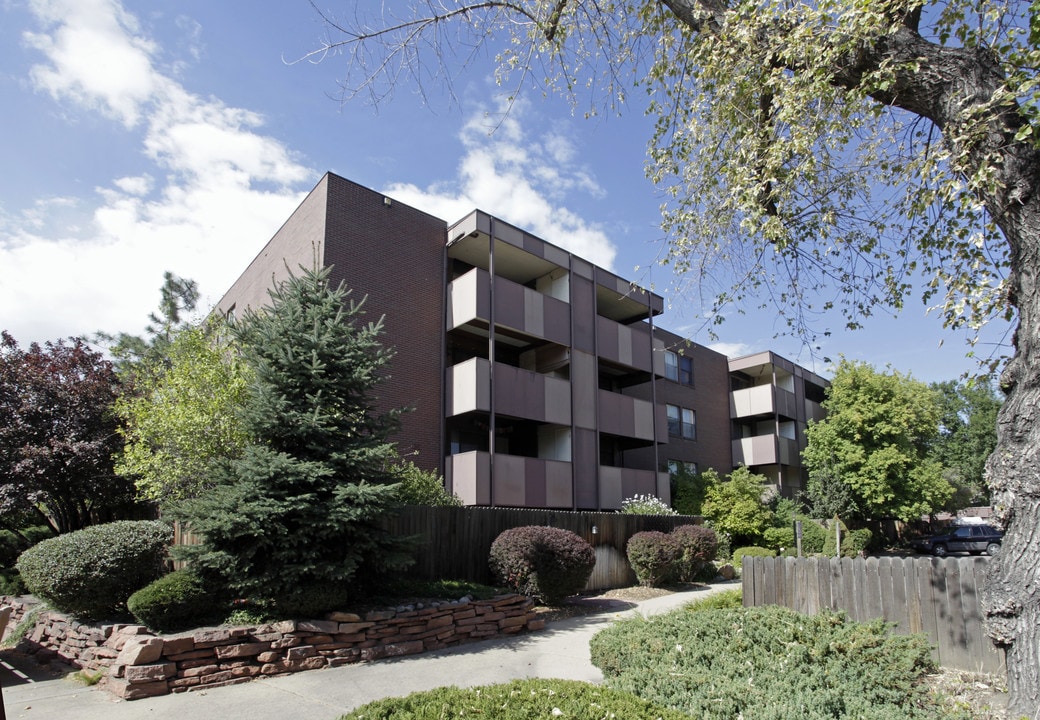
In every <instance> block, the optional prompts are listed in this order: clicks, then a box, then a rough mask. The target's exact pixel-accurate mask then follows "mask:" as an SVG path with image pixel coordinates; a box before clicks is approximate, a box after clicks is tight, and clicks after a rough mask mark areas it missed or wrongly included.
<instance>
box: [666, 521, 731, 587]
mask: <svg viewBox="0 0 1040 720" xmlns="http://www.w3.org/2000/svg"><path fill="white" fill-rule="evenodd" d="M671 535H672V537H674V538H675V539H676V541H677V542H678V544H679V548H678V554H677V555H676V559H675V566H674V568H673V576H674V577H675V578H676V579H677V580H679V581H680V582H693V581H694V580H696V579H697V578H698V576H699V575H700V573H701V570H702V569H703V568H704V567H705V566H706V565H708V564H709V563H710V562H711V561H712V560H714V559H715V554H716V553H717V552H718V549H719V539H718V538H717V537H716V536H715V531H714V530H712V529H711V528H707V527H704V526H703V525H680V526H679V527H677V528H675V529H674V530H672V532H671ZM713 574H714V573H713Z"/></svg>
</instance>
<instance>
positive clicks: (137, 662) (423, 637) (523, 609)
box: [29, 595, 545, 700]
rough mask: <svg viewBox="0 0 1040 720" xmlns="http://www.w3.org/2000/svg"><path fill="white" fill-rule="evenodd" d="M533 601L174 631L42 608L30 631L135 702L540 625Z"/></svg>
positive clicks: (514, 598)
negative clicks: (80, 620) (99, 623)
mask: <svg viewBox="0 0 1040 720" xmlns="http://www.w3.org/2000/svg"><path fill="white" fill-rule="evenodd" d="M533 605H534V603H533V602H532V601H531V599H530V598H527V597H524V596H522V595H503V596H501V597H497V598H494V599H491V600H469V599H463V600H460V601H455V602H451V603H432V604H430V605H429V606H423V605H421V604H418V605H409V606H402V607H398V608H395V609H393V610H380V611H373V612H368V613H366V614H364V615H357V614H353V613H332V614H329V615H327V616H326V618H325V619H324V620H310V621H295V620H287V621H283V622H278V623H269V624H265V625H259V626H253V627H242V628H217V629H207V630H199V631H197V632H194V633H192V634H190V635H189V634H182V635H173V636H168V637H156V636H153V635H151V634H150V633H149V632H148V630H147V628H145V627H143V626H141V625H109V626H105V627H103V628H91V627H90V626H82V625H79V624H77V623H71V622H70V621H68V619H67V618H65V617H64V616H62V615H58V614H57V613H41V616H40V621H39V622H38V624H37V626H36V627H35V629H34V630H33V632H32V635H31V637H30V638H29V639H30V640H31V643H32V644H33V645H37V646H43V647H46V648H50V649H52V651H53V652H56V654H57V655H59V656H60V657H61V658H62V659H64V660H66V661H68V662H70V663H71V664H73V665H77V666H79V667H84V668H88V669H91V670H105V671H106V673H107V674H106V676H105V677H104V678H103V680H102V686H103V687H104V688H105V689H107V690H108V691H110V692H112V693H114V694H116V695H118V696H119V697H122V698H125V699H127V700H135V699H138V698H143V697H152V696H155V695H165V694H167V693H170V692H184V691H189V690H201V689H208V688H213V687H220V686H223V685H232V684H236V683H241V682H247V681H249V680H251V679H253V678H257V677H263V676H276V675H284V674H287V673H294V672H300V671H303V670H316V669H319V668H324V667H336V666H339V665H344V664H347V663H353V662H359V661H367V660H377V659H380V658H387V657H398V656H402V655H412V654H415V653H421V652H426V651H430V650H438V649H441V648H445V647H449V646H451V645H457V644H459V643H463V642H467V641H471V640H478V639H481V638H488V637H492V636H496V635H503V634H512V633H518V632H521V631H523V630H540V629H542V628H543V627H544V626H545V621H544V620H542V619H539V618H538V617H537V615H536V614H535V613H533V612H532V607H533Z"/></svg>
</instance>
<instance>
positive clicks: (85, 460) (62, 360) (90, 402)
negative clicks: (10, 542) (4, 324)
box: [0, 331, 134, 534]
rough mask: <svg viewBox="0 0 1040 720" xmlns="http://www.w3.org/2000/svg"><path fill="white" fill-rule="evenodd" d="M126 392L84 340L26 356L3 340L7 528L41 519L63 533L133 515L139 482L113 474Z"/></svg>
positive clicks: (2, 469) (1, 446) (0, 451)
mask: <svg viewBox="0 0 1040 720" xmlns="http://www.w3.org/2000/svg"><path fill="white" fill-rule="evenodd" d="M118 393H119V381H118V380H117V378H116V375H115V371H114V369H113V367H112V363H110V362H109V361H108V360H105V358H104V357H102V355H101V354H100V353H98V352H95V351H93V350H91V349H90V347H89V346H88V345H87V344H86V343H85V342H84V341H83V340H82V339H79V338H72V339H70V340H67V341H66V340H58V341H57V342H48V343H46V344H44V345H39V344H37V343H33V344H32V345H30V346H29V348H28V349H25V350H23V349H22V348H20V347H19V346H18V343H17V342H16V341H15V339H14V338H13V337H11V336H10V335H9V334H8V333H7V332H6V331H5V332H4V333H2V335H0V418H2V420H0V523H3V524H6V525H7V526H8V527H9V528H10V529H14V530H17V529H19V528H20V527H22V521H23V520H24V519H25V517H26V516H27V515H28V516H30V517H33V516H34V517H35V518H36V520H34V521H32V522H43V523H45V524H46V525H48V526H49V527H50V528H51V529H52V530H53V531H54V533H55V534H58V533H66V532H70V531H73V530H79V529H82V528H84V527H86V526H87V525H91V524H94V523H101V522H108V521H111V520H115V519H120V518H122V517H127V516H128V515H127V513H131V514H132V506H133V496H134V493H133V483H132V482H129V481H127V480H125V479H123V478H120V477H117V476H116V474H115V472H114V471H113V468H112V462H113V460H112V458H113V456H114V455H115V454H116V453H117V452H118V451H119V436H118V435H117V434H116V424H117V420H116V416H115V413H114V412H113V411H112V406H113V403H114V402H115V400H116V397H117V395H118ZM30 524H32V523H30Z"/></svg>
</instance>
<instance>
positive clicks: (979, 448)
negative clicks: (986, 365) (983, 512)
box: [931, 380, 1001, 510]
mask: <svg viewBox="0 0 1040 720" xmlns="http://www.w3.org/2000/svg"><path fill="white" fill-rule="evenodd" d="M932 389H933V390H934V391H935V392H936V393H937V394H938V397H939V410H940V417H939V436H938V437H937V438H936V439H935V442H934V443H933V444H932V449H931V456H932V457H933V458H934V459H935V460H937V461H938V462H939V463H940V464H942V466H943V468H944V469H945V472H946V475H947V478H948V479H949V480H950V484H951V485H953V486H954V488H955V491H956V492H955V496H954V498H953V499H952V500H951V503H953V504H952V505H950V506H949V507H948V509H950V510H959V509H961V508H964V507H968V506H969V505H985V504H987V503H988V502H989V488H988V487H987V486H986V478H985V467H986V458H988V457H989V456H990V454H991V453H992V452H993V448H995V447H996V446H997V413H998V412H999V411H1000V404H1001V399H1000V398H999V397H997V393H996V391H995V390H994V389H993V386H992V385H990V384H989V383H987V382H985V381H973V382H955V381H952V380H951V381H948V382H943V383H934V384H933V385H932Z"/></svg>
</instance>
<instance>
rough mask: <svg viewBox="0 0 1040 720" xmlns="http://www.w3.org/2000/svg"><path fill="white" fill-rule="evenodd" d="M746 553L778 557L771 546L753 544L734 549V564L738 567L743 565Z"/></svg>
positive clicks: (753, 555) (755, 555)
mask: <svg viewBox="0 0 1040 720" xmlns="http://www.w3.org/2000/svg"><path fill="white" fill-rule="evenodd" d="M745 555H746V556H747V557H776V553H775V552H774V551H772V550H770V549H769V548H764V547H758V546H756V545H751V546H750V547H742V548H737V549H736V550H734V551H733V565H734V566H735V567H738V568H739V567H740V566H741V565H743V561H744V556H745Z"/></svg>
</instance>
